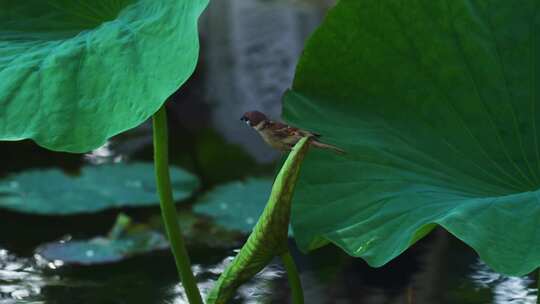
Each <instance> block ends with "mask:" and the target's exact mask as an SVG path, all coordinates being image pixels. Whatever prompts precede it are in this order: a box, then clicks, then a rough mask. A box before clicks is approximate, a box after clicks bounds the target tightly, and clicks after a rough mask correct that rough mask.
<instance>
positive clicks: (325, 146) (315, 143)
mask: <svg viewBox="0 0 540 304" xmlns="http://www.w3.org/2000/svg"><path fill="white" fill-rule="evenodd" d="M311 145H313V146H314V147H317V148H320V149H328V150H332V151H334V152H336V153H337V154H347V152H345V151H344V150H342V149H340V148H338V147H336V146H332V145H329V144H325V143H322V142H320V141H316V140H313V139H312V140H311Z"/></svg>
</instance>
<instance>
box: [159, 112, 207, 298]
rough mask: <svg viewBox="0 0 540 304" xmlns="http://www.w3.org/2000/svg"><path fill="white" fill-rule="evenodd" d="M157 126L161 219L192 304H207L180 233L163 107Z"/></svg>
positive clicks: (165, 116) (165, 115)
mask: <svg viewBox="0 0 540 304" xmlns="http://www.w3.org/2000/svg"><path fill="white" fill-rule="evenodd" d="M153 125H154V165H155V170H156V182H157V191H158V194H159V202H160V206H161V216H162V218H163V222H164V224H165V230H166V231H167V237H168V238H169V243H170V244H171V250H172V252H173V255H174V260H175V262H176V269H177V270H178V274H179V275H180V280H181V281H182V285H183V286H184V289H185V291H186V295H187V298H188V301H189V303H190V304H203V301H202V298H201V294H200V293H199V289H198V288H197V282H196V281H195V276H194V275H193V272H191V263H190V261H189V256H188V253H187V250H186V246H185V245H184V238H183V237H182V232H181V231H180V224H179V222H178V218H177V215H176V208H175V206H174V201H173V196H172V189H171V180H170V176H169V146H168V141H169V138H168V131H167V113H166V110H165V105H163V106H162V107H161V108H160V109H159V110H158V111H157V112H156V113H155V114H154V117H153Z"/></svg>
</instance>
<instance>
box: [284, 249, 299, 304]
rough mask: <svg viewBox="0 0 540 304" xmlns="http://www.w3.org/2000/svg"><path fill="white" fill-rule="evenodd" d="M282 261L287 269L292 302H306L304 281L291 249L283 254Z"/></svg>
mask: <svg viewBox="0 0 540 304" xmlns="http://www.w3.org/2000/svg"><path fill="white" fill-rule="evenodd" d="M281 261H283V266H285V270H286V271H287V277H288V279H289V286H290V288H291V294H292V303H293V304H304V292H303V291H302V282H301V281H300V275H299V274H298V269H297V268H296V264H295V263H294V259H293V258H292V256H291V253H290V251H289V250H287V251H286V252H285V253H283V254H282V255H281Z"/></svg>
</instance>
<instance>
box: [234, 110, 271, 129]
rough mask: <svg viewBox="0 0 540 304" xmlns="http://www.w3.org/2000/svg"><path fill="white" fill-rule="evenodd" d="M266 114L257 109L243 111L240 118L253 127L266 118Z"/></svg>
mask: <svg viewBox="0 0 540 304" xmlns="http://www.w3.org/2000/svg"><path fill="white" fill-rule="evenodd" d="M266 119H267V118H266V115H264V114H263V113H261V112H259V111H250V112H246V113H244V115H243V116H242V118H240V120H242V121H245V122H246V123H247V124H248V125H249V126H251V127H255V126H256V125H258V124H259V123H260V122H261V121H264V120H266Z"/></svg>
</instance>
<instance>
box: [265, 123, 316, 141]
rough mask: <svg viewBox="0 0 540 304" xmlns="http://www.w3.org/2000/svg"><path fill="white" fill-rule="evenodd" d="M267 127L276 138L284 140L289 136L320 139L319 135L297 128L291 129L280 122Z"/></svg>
mask: <svg viewBox="0 0 540 304" xmlns="http://www.w3.org/2000/svg"><path fill="white" fill-rule="evenodd" d="M269 127H270V128H271V129H272V131H273V132H274V134H275V135H276V136H278V137H282V138H286V137H291V136H298V137H305V136H307V137H320V136H321V135H320V134H317V133H312V132H308V131H305V130H302V129H299V128H295V127H291V126H289V125H286V124H284V123H281V122H274V121H272V122H271V123H270V124H269Z"/></svg>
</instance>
